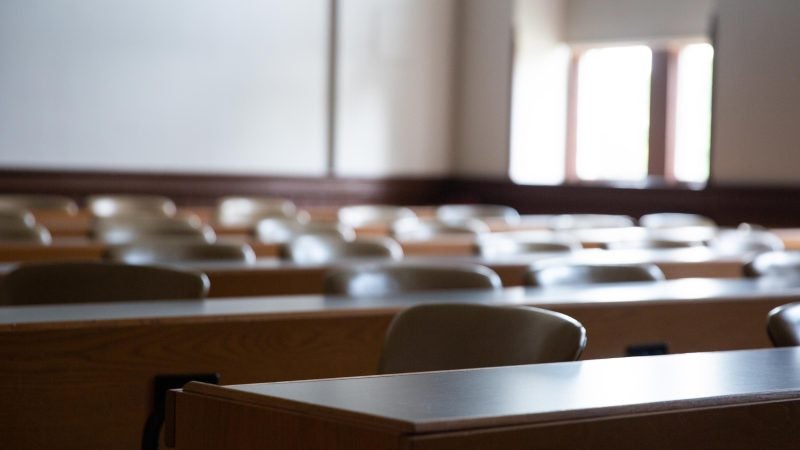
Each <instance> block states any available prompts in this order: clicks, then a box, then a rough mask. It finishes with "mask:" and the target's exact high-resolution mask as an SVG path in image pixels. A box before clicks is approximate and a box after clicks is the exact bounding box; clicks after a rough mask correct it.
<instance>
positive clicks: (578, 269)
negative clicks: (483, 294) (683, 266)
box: [525, 264, 665, 287]
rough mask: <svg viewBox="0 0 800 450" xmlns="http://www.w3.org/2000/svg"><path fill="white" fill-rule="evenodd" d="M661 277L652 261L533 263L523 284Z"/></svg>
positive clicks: (619, 280) (571, 283)
mask: <svg viewBox="0 0 800 450" xmlns="http://www.w3.org/2000/svg"><path fill="white" fill-rule="evenodd" d="M664 279H665V277H664V272H662V271H661V269H659V268H658V266H656V265H655V264H624V265H622V264H620V265H589V264H573V265H549V266H547V265H546V266H543V267H539V268H536V267H534V268H532V269H531V270H530V271H528V273H526V274H525V284H527V285H529V286H542V287H551V286H570V285H579V284H595V283H622V282H633V281H662V280H664Z"/></svg>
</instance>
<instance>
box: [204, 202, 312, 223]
mask: <svg viewBox="0 0 800 450" xmlns="http://www.w3.org/2000/svg"><path fill="white" fill-rule="evenodd" d="M296 216H297V207H296V206H295V204H294V203H293V202H292V201H291V200H287V199H284V198H274V197H245V196H235V197H234V196H231V197H223V198H221V199H220V200H219V202H218V203H217V218H216V220H217V223H219V224H221V225H226V226H237V225H238V226H250V225H254V224H255V223H256V222H258V221H259V220H260V219H263V218H267V217H275V218H284V219H292V218H295V217H296Z"/></svg>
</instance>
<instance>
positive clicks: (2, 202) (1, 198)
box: [0, 194, 78, 215]
mask: <svg viewBox="0 0 800 450" xmlns="http://www.w3.org/2000/svg"><path fill="white" fill-rule="evenodd" d="M5 208H9V209H28V210H36V211H53V212H63V213H65V214H70V215H72V214H77V212H78V204H77V203H75V200H73V199H71V198H69V197H65V196H63V195H39V194H6V195H0V209H5Z"/></svg>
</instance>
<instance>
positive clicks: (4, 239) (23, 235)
mask: <svg viewBox="0 0 800 450" xmlns="http://www.w3.org/2000/svg"><path fill="white" fill-rule="evenodd" d="M52 242H53V239H52V237H51V236H50V232H49V231H48V230H47V228H45V227H43V226H41V225H33V226H30V227H27V226H6V227H3V226H0V243H6V244H10V243H15V244H41V245H50V244H51V243H52Z"/></svg>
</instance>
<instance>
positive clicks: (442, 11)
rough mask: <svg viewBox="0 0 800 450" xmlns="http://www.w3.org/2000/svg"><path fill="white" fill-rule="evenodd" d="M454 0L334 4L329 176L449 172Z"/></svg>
mask: <svg viewBox="0 0 800 450" xmlns="http://www.w3.org/2000/svg"><path fill="white" fill-rule="evenodd" d="M457 1H459V0H436V1H431V0H382V1H375V0H341V1H340V2H339V5H340V8H341V9H340V11H339V33H340V34H339V52H338V92H337V96H338V100H337V104H338V107H337V111H336V125H337V126H336V146H335V149H336V150H335V151H336V158H335V172H336V174H337V175H343V176H369V177H372V176H382V175H441V174H447V173H448V172H449V169H450V164H451V154H450V148H451V145H450V135H451V119H450V112H451V108H452V104H451V94H452V92H451V82H452V77H453V60H454V40H453V39H454V23H455V17H454V13H455V3H456V2H457Z"/></svg>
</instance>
